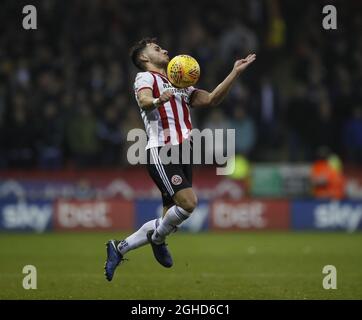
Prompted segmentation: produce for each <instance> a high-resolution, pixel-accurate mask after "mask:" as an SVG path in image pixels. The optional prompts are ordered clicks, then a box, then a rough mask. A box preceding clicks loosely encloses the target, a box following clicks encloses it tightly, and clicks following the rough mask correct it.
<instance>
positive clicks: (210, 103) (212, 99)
mask: <svg viewBox="0 0 362 320" xmlns="http://www.w3.org/2000/svg"><path fill="white" fill-rule="evenodd" d="M218 104H219V101H218V99H217V97H215V96H214V95H212V94H210V95H209V99H208V103H207V105H208V106H209V107H216V106H217V105H218Z"/></svg>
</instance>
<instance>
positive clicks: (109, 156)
mask: <svg viewBox="0 0 362 320" xmlns="http://www.w3.org/2000/svg"><path fill="white" fill-rule="evenodd" d="M97 135H98V138H99V141H100V144H101V152H100V161H101V164H102V165H105V166H115V165H117V164H118V163H119V162H120V159H121V151H122V142H123V132H122V127H121V122H120V120H119V111H118V109H117V107H116V106H114V105H110V106H109V107H108V108H107V109H106V110H105V112H104V116H103V117H102V119H100V120H99V121H98V128H97Z"/></svg>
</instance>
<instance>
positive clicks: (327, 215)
mask: <svg viewBox="0 0 362 320" xmlns="http://www.w3.org/2000/svg"><path fill="white" fill-rule="evenodd" d="M291 215H292V217H291V222H292V225H291V226H292V229H293V230H329V231H334V230H336V231H337V230H344V231H348V232H354V231H357V230H361V229H362V202H361V201H293V202H292V204H291Z"/></svg>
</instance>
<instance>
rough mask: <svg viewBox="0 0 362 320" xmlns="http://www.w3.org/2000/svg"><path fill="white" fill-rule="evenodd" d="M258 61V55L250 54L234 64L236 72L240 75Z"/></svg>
mask: <svg viewBox="0 0 362 320" xmlns="http://www.w3.org/2000/svg"><path fill="white" fill-rule="evenodd" d="M255 59H256V54H255V53H253V54H249V55H248V56H247V57H246V58H244V59H240V60H237V61H236V62H235V64H234V70H235V71H236V72H237V73H238V74H240V73H241V72H243V71H244V70H245V69H246V68H247V67H248V66H249V65H250V64H251V63H253V61H254V60H255Z"/></svg>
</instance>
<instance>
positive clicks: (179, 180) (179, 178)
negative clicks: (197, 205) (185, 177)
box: [171, 174, 182, 186]
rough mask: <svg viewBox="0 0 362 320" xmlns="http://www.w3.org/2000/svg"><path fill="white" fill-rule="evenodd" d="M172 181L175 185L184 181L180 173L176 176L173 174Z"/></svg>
mask: <svg viewBox="0 0 362 320" xmlns="http://www.w3.org/2000/svg"><path fill="white" fill-rule="evenodd" d="M171 182H172V184H173V185H175V186H178V185H180V184H181V183H182V178H181V177H180V176H179V175H177V174H175V175H174V176H172V178H171Z"/></svg>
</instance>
